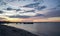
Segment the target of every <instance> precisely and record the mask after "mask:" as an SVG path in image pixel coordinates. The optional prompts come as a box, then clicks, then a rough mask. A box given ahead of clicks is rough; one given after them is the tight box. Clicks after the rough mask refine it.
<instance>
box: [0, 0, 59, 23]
mask: <svg viewBox="0 0 60 36" xmlns="http://www.w3.org/2000/svg"><path fill="white" fill-rule="evenodd" d="M50 18H51V19H50ZM59 18H60V0H0V21H4V20H5V21H11V22H13V21H14V20H17V21H15V22H23V21H24V22H25V21H29V22H44V21H49V22H53V21H55V22H57V21H58V22H60V19H59ZM52 19H54V20H52Z"/></svg>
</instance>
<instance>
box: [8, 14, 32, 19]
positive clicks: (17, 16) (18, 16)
mask: <svg viewBox="0 0 60 36" xmlns="http://www.w3.org/2000/svg"><path fill="white" fill-rule="evenodd" d="M9 17H10V18H29V17H31V16H20V15H16V16H9Z"/></svg>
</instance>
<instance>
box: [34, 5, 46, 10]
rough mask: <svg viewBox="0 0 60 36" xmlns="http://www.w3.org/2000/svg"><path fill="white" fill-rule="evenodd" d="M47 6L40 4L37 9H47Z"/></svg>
mask: <svg viewBox="0 0 60 36" xmlns="http://www.w3.org/2000/svg"><path fill="white" fill-rule="evenodd" d="M45 8H46V6H38V7H36V8H35V9H37V10H42V9H45Z"/></svg>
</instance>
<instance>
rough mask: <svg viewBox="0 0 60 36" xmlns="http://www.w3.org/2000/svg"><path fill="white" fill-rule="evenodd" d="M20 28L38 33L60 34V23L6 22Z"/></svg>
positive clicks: (59, 35) (51, 35)
mask: <svg viewBox="0 0 60 36" xmlns="http://www.w3.org/2000/svg"><path fill="white" fill-rule="evenodd" d="M5 25H8V26H12V27H16V28H20V29H24V30H27V31H29V32H32V33H34V34H38V35H45V36H60V23H56V22H55V23H48V22H46V23H34V24H15V23H14V24H12V23H11V24H5Z"/></svg>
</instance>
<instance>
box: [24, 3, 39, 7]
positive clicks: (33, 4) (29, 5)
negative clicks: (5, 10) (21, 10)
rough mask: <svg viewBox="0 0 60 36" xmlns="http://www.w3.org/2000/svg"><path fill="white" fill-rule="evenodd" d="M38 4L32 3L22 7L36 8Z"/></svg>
mask: <svg viewBox="0 0 60 36" xmlns="http://www.w3.org/2000/svg"><path fill="white" fill-rule="evenodd" d="M39 4H40V3H39V2H38V3H32V4H28V5H25V6H23V7H29V8H34V7H37V6H38V5H39Z"/></svg>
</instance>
